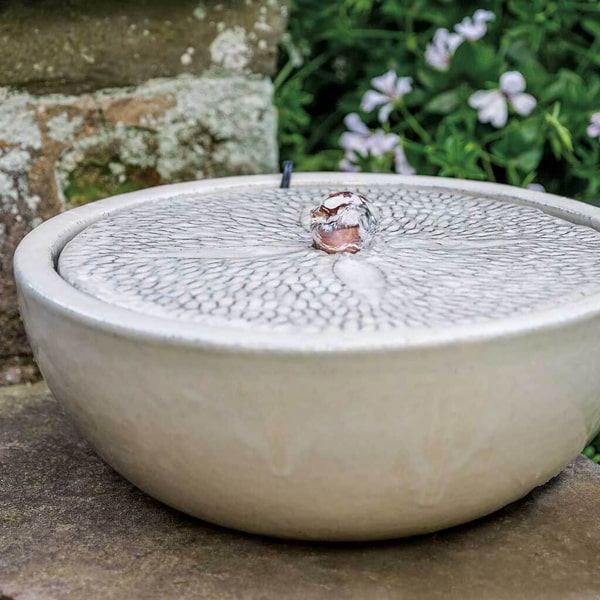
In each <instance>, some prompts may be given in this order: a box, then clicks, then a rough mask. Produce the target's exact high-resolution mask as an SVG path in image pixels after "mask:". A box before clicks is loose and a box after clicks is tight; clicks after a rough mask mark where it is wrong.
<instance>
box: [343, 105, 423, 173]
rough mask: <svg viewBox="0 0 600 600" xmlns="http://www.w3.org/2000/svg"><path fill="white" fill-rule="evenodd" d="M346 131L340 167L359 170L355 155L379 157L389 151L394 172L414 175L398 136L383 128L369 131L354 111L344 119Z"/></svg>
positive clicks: (351, 170) (354, 170)
mask: <svg viewBox="0 0 600 600" xmlns="http://www.w3.org/2000/svg"><path fill="white" fill-rule="evenodd" d="M344 123H345V125H346V127H347V128H348V131H346V132H344V133H343V134H342V137H341V138H340V144H341V146H342V148H343V149H344V150H345V156H344V159H343V160H342V161H341V162H340V169H341V170H342V171H348V172H358V171H360V167H359V165H357V164H356V158H357V156H363V157H368V156H373V157H380V156H383V155H385V154H387V153H388V152H391V153H392V155H393V158H394V165H395V170H396V173H403V174H405V175H414V173H415V170H414V169H413V168H412V167H411V166H410V165H409V164H408V161H407V160H406V156H405V154H404V150H403V149H402V146H401V145H400V136H398V135H396V134H395V133H386V132H385V131H383V129H376V130H375V131H371V130H370V129H369V128H368V127H367V126H366V125H365V124H364V123H363V122H362V121H361V119H360V117H359V116H358V115H357V114H356V113H350V114H349V115H347V116H346V118H345V119H344Z"/></svg>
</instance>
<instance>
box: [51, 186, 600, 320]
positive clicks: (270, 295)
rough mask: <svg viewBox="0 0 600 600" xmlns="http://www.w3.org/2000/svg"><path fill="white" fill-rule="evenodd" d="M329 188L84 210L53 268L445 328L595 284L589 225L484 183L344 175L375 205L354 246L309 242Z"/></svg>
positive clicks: (145, 307) (580, 294)
mask: <svg viewBox="0 0 600 600" xmlns="http://www.w3.org/2000/svg"><path fill="white" fill-rule="evenodd" d="M338 189H340V188H333V187H332V188H325V187H318V188H316V187H298V188H295V189H294V188H291V189H289V190H281V189H260V188H259V189H239V190H231V189H229V190H223V191H215V192H213V193H197V194H186V195H180V196H173V197H171V198H167V199H164V198H163V199H159V200H152V201H148V202H147V203H146V204H143V205H141V206H138V207H135V208H132V209H128V210H124V211H123V212H120V213H117V214H113V215H112V216H109V217H107V218H105V219H103V220H100V221H97V222H96V223H94V224H92V225H91V226H89V227H88V228H86V229H85V230H84V231H82V232H81V233H80V234H79V235H77V236H76V237H75V238H74V239H73V240H72V241H71V242H69V244H67V246H66V247H65V249H64V250H63V252H62V253H61V255H60V259H59V266H58V269H59V272H60V274H61V275H62V277H63V278H64V279H66V280H67V281H68V282H69V283H70V284H71V285H73V286H74V287H76V288H78V289H79V290H81V291H83V292H85V293H86V294H89V295H92V296H94V297H96V298H98V299H100V300H102V301H104V302H106V303H109V304H111V305H116V306H119V307H122V308H126V309H130V310H133V311H136V312H141V313H144V314H147V315H153V316H156V317H160V318H167V319H177V320H182V321H188V322H190V323H198V324H205V325H212V326H224V327H230V328H231V327H242V328H244V327H245V328H251V329H257V330H263V331H281V332H286V331H294V332H303V331H306V332H318V331H332V330H333V331H336V330H341V331H382V332H384V331H388V330H390V329H406V328H436V329H437V328H444V327H449V326H455V325H469V324H475V323H485V322H489V321H494V320H500V319H505V318H509V317H513V316H518V315H524V314H531V313H534V312H539V311H544V310H547V309H554V308H556V307H560V306H561V305H565V304H571V303H573V302H577V301H578V300H581V299H583V298H586V297H588V296H591V295H594V294H597V293H600V233H598V232H597V231H596V230H594V229H591V228H589V227H585V226H581V225H575V224H573V223H571V222H568V221H565V220H562V219H560V218H557V217H554V216H551V215H549V214H546V213H544V212H542V211H541V210H540V209H538V208H532V207H527V206H522V205H519V204H515V203H511V202H510V201H507V200H506V199H503V200H498V199H495V198H494V197H491V196H485V195H470V194H468V193H463V192H460V193H457V192H456V191H453V190H443V189H442V190H440V189H439V188H438V189H435V190H428V189H415V188H404V187H398V186H383V185H382V186H370V187H367V186H362V187H352V188H349V189H351V190H352V191H358V192H360V193H361V194H364V195H365V196H366V197H367V198H368V199H369V200H370V201H371V204H372V205H373V207H374V209H375V211H376V214H377V218H378V231H377V233H376V241H375V243H374V244H373V245H372V247H370V248H369V249H366V250H363V251H361V252H358V253H357V254H353V255H350V254H336V255H328V254H326V253H324V252H322V251H320V250H316V249H314V248H312V247H311V243H312V239H311V234H310V223H309V213H310V209H311V208H314V207H315V206H316V205H317V204H318V203H319V202H320V200H321V199H322V198H323V196H325V195H326V194H328V193H329V192H332V191H336V190H338Z"/></svg>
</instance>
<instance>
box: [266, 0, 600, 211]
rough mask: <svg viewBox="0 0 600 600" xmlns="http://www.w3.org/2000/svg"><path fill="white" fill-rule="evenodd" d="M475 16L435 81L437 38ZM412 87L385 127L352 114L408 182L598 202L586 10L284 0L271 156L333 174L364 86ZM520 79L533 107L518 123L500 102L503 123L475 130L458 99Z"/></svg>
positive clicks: (372, 159) (370, 164)
mask: <svg viewBox="0 0 600 600" xmlns="http://www.w3.org/2000/svg"><path fill="white" fill-rule="evenodd" d="M477 9H485V10H489V11H492V12H493V13H494V15H495V19H494V20H493V21H490V22H488V23H487V32H486V33H485V35H484V36H483V37H481V38H480V39H478V40H476V41H464V42H463V43H461V44H460V46H458V48H457V49H456V51H455V53H454V55H453V56H452V58H451V62H450V67H449V69H448V70H447V71H440V70H437V69H435V68H433V67H432V66H430V65H429V64H428V63H427V62H426V60H425V50H426V48H427V45H428V44H429V43H431V41H432V39H433V36H434V33H435V31H436V30H437V29H438V28H442V27H445V28H447V29H448V30H450V31H452V29H453V27H454V26H455V24H457V23H459V22H460V21H462V19H463V18H464V17H467V16H469V17H470V16H472V15H473V13H474V11H475V10H477ZM390 69H391V70H394V71H395V72H396V73H397V74H398V75H399V76H400V77H405V76H408V77H411V78H412V81H413V89H412V91H411V92H410V93H408V94H406V95H405V96H404V97H402V98H401V99H400V100H398V101H397V102H396V103H395V104H394V110H393V111H392V113H391V115H390V118H389V121H386V122H384V123H383V124H380V123H378V121H377V110H375V111H373V112H371V113H361V116H362V117H363V120H364V121H365V123H367V124H368V125H369V127H371V128H372V129H376V128H382V129H383V130H384V131H385V132H386V133H390V132H393V133H395V134H397V135H398V136H399V137H400V140H401V144H402V146H403V148H404V152H405V154H406V156H407V159H408V162H409V163H410V164H411V165H412V166H413V167H414V169H415V170H416V172H417V173H418V174H434V175H444V176H449V177H465V178H470V179H480V180H483V179H486V180H490V181H498V182H506V183H510V184H513V185H519V186H526V185H528V184H530V183H532V182H536V183H541V184H542V185H544V187H545V188H546V190H547V191H550V192H554V193H558V194H562V195H566V196H573V197H577V198H580V199H583V200H587V201H597V202H600V138H597V137H596V138H592V137H590V136H589V135H588V133H587V132H586V130H587V127H588V126H589V124H590V118H591V115H592V114H593V113H595V112H600V4H599V3H598V2H597V0H555V1H553V2H552V1H548V0H480V1H479V2H478V3H474V2H453V1H452V0H413V1H411V2H408V1H404V0H340V1H338V2H322V1H317V0H292V2H291V12H290V34H289V38H288V39H286V40H285V44H284V45H283V46H282V51H281V54H280V72H279V75H278V77H277V78H276V81H275V83H276V101H277V104H278V107H279V111H280V134H279V135H280V148H281V156H282V159H293V160H294V161H295V163H296V168H297V169H299V170H308V169H310V170H314V169H325V170H329V169H337V168H338V165H339V161H340V160H341V159H342V158H343V156H344V152H343V150H342V149H341V147H340V135H341V134H342V133H343V131H344V130H345V127H344V123H343V119H344V117H345V115H347V114H348V113H351V112H359V107H360V103H361V98H362V97H363V95H364V93H365V92H366V91H367V90H369V89H370V88H371V83H370V82H371V79H372V78H374V77H378V76H380V75H382V74H383V73H385V72H386V71H388V70H390ZM507 71H518V72H520V73H521V74H522V75H523V77H524V78H525V81H526V83H527V88H526V90H525V91H526V93H528V94H531V95H533V96H534V97H535V99H536V100H537V105H536V106H535V108H534V109H533V111H532V112H531V113H530V114H525V115H519V114H517V113H516V112H515V111H514V109H513V108H511V107H510V103H509V115H508V120H507V121H506V124H505V125H504V126H502V127H498V128H496V127H494V126H493V125H491V124H489V123H481V122H480V120H479V119H478V112H477V110H475V109H474V108H471V106H469V98H470V97H471V96H472V94H473V93H475V92H476V91H478V90H492V89H497V88H498V82H499V79H500V76H501V75H502V74H503V73H505V72H507ZM355 162H356V163H357V164H359V166H360V168H361V169H362V170H376V171H381V170H387V171H391V170H392V169H393V166H394V164H393V161H392V160H391V159H390V158H389V157H387V158H386V157H377V156H371V155H367V156H355Z"/></svg>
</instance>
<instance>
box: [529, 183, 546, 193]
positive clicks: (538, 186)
mask: <svg viewBox="0 0 600 600" xmlns="http://www.w3.org/2000/svg"><path fill="white" fill-rule="evenodd" d="M527 189H528V190H532V191H534V192H545V191H546V188H545V187H544V186H543V185H542V184H541V183H530V184H528V185H527Z"/></svg>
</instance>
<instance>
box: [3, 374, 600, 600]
mask: <svg viewBox="0 0 600 600" xmlns="http://www.w3.org/2000/svg"><path fill="white" fill-rule="evenodd" d="M482 485H485V482H482ZM241 501H243V499H241ZM599 558H600V467H599V466H596V465H594V464H593V463H592V462H591V461H588V460H587V459H584V458H582V457H579V458H577V459H576V460H574V461H573V462H572V463H571V465H569V467H568V468H567V469H566V470H565V471H564V472H563V473H562V474H561V475H560V476H558V477H557V478H555V479H554V480H553V481H551V482H550V483H548V484H547V485H546V486H544V487H542V488H539V489H537V490H535V491H534V492H533V493H531V494H530V495H529V496H528V497H527V498H525V499H524V500H522V501H520V502H517V503H515V504H512V505H510V506H508V507H507V508H505V509H503V510H501V511H500V512H498V513H496V514H495V515H492V516H490V517H487V518H485V519H481V520H479V521H477V522H475V523H473V524H470V525H466V526H463V527H458V528H454V529H452V530H449V531H446V532H442V533H438V534H434V535H428V536H424V537H419V538H413V539H409V540H399V541H392V542H385V543H376V544H308V543H294V542H286V541H279V540H274V539H268V538H261V537H255V536H251V535H245V534H241V533H237V532H234V531H229V530H226V529H222V528H219V527H216V526H213V525H209V524H207V523H204V522H201V521H199V520H196V519H193V518H191V517H188V516H186V515H183V514H181V513H178V512H176V511H174V510H171V509H169V508H167V507H165V506H163V505H161V504H159V503H158V502H156V501H154V500H152V499H151V498H149V497H148V496H146V495H145V494H143V493H142V492H140V491H139V490H137V489H136V488H134V487H133V486H132V485H130V484H129V483H128V482H127V481H125V480H124V479H122V478H121V477H120V476H119V475H117V474H116V473H115V472H114V471H113V470H112V469H111V468H110V467H108V466H107V465H106V464H105V463H103V462H102V461H101V460H100V459H99V458H98V457H97V456H96V455H95V454H94V452H93V451H92V450H91V448H90V447H89V446H88V445H87V443H86V442H84V441H83V440H82V439H81V438H80V436H79V435H78V434H77V432H76V431H75V430H74V429H73V427H72V425H71V424H70V422H69V420H68V419H67V418H66V417H64V416H63V415H62V413H61V411H60V409H59V408H58V407H57V405H56V402H55V400H54V399H53V398H52V396H51V395H50V394H49V393H48V390H47V389H46V388H45V386H44V385H43V384H37V385H34V386H19V387H7V388H0V599H1V600H50V599H51V600H72V599H82V598H85V599H86V600H95V599H102V600H111V599H122V598H128V599H137V598H143V599H144V600H153V599H159V598H160V599H162V598H177V599H182V600H185V599H188V598H195V599H197V598H210V599H216V600H220V599H234V598H235V599H239V598H242V599H245V598H249V599H265V600H268V599H270V598H277V599H280V598H299V599H300V598H302V599H303V600H304V599H307V600H310V599H313V598H328V599H330V598H335V599H337V598H343V599H354V598H356V599H361V600H362V599H366V598H369V599H370V598H377V599H379V598H382V599H397V598H399V599H403V598H410V599H413V598H417V599H425V600H428V599H443V600H453V599H457V600H469V599H477V600H480V599H485V600H509V599H510V600H521V599H538V598H539V599H544V600H554V599H556V600H558V599H561V600H564V599H568V600H570V599H581V600H591V599H593V598H600V569H599V568H598V560H599Z"/></svg>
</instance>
